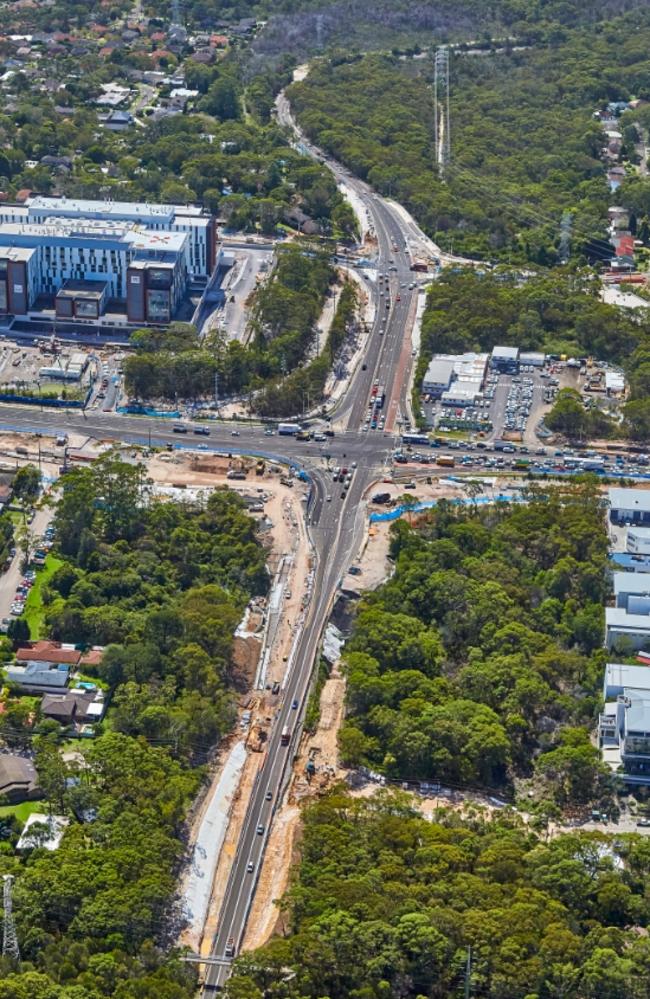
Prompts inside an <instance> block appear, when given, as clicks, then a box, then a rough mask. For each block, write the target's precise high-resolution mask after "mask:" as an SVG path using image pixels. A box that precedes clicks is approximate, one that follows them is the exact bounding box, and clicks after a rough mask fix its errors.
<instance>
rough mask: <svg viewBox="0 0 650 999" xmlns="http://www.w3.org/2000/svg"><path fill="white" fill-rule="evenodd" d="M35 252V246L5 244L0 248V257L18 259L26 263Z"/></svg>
mask: <svg viewBox="0 0 650 999" xmlns="http://www.w3.org/2000/svg"><path fill="white" fill-rule="evenodd" d="M35 253H36V247H35V246H7V247H2V249H1V250H0V257H2V259H3V260H13V261H20V262H22V263H27V261H29V260H31V258H32V257H33V256H34V254H35Z"/></svg>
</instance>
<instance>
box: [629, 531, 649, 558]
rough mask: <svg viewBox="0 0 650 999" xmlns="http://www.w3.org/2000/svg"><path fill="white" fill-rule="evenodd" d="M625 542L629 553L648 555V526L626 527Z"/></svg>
mask: <svg viewBox="0 0 650 999" xmlns="http://www.w3.org/2000/svg"><path fill="white" fill-rule="evenodd" d="M625 544H626V548H627V550H628V552H629V553H630V554H631V555H650V527H628V529H627V537H626V540H625Z"/></svg>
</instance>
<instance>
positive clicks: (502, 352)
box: [490, 347, 519, 375]
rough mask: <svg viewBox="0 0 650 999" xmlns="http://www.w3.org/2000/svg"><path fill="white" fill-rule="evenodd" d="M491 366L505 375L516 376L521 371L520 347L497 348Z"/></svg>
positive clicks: (493, 353)
mask: <svg viewBox="0 0 650 999" xmlns="http://www.w3.org/2000/svg"><path fill="white" fill-rule="evenodd" d="M490 366H491V367H492V368H493V369H494V370H495V371H499V372H501V374H504V375H516V374H517V372H518V371H519V348H518V347H495V348H494V350H493V351H492V360H491V361H490Z"/></svg>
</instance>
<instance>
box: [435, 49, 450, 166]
mask: <svg viewBox="0 0 650 999" xmlns="http://www.w3.org/2000/svg"><path fill="white" fill-rule="evenodd" d="M433 68H434V76H433V101H434V109H435V110H434V114H435V120H434V125H435V133H436V166H437V167H438V171H439V173H440V175H441V176H442V175H443V174H444V172H445V167H446V166H448V165H449V163H450V162H451V130H450V115H449V49H448V48H447V46H446V45H442V46H441V47H440V48H438V49H436V54H435V57H434V62H433Z"/></svg>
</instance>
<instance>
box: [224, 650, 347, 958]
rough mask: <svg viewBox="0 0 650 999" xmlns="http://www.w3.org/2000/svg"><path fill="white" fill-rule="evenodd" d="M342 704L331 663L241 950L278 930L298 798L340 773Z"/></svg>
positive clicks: (340, 680)
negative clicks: (311, 768) (317, 718)
mask: <svg viewBox="0 0 650 999" xmlns="http://www.w3.org/2000/svg"><path fill="white" fill-rule="evenodd" d="M344 705H345V679H344V677H343V675H342V673H341V671H340V668H339V665H338V664H335V665H334V666H333V668H332V673H331V676H330V677H329V679H328V680H327V681H326V683H325V685H324V687H323V690H322V693H321V698H320V721H319V724H318V727H317V729H316V731H315V732H314V733H313V734H310V733H305V734H304V735H303V738H302V740H301V743H300V749H299V752H298V756H297V757H296V761H295V763H294V768H293V777H292V780H291V784H290V786H289V791H288V794H287V796H286V803H285V804H284V805H283V806H282V807H281V808H280V809H279V810H278V812H277V813H276V817H275V821H274V823H273V826H272V829H271V834H270V836H269V841H268V844H267V848H266V853H265V856H264V863H263V865H262V870H261V872H260V878H259V881H258V885H257V892H256V895H255V901H254V902H253V908H252V910H251V918H250V919H249V921H248V928H247V931H246V935H245V937H244V945H243V949H244V950H254V949H255V948H256V947H261V946H262V944H264V943H266V941H267V940H268V939H269V937H271V936H272V935H273V934H274V933H279V932H282V918H283V917H282V913H281V911H280V908H279V906H278V902H279V900H280V899H281V898H282V895H283V894H284V892H285V891H286V889H287V886H288V884H289V879H290V875H291V869H292V867H293V865H294V864H295V863H296V862H297V860H298V859H299V858H298V843H299V839H300V816H301V809H300V804H302V803H303V802H305V801H307V800H309V799H310V798H314V797H316V796H317V795H318V794H320V793H322V791H324V790H326V789H327V787H329V786H330V785H331V784H332V782H333V781H335V780H338V779H339V778H341V777H342V776H344V771H343V770H342V769H341V767H340V764H339V759H338V745H337V736H338V730H339V728H340V725H341V722H342V720H343V712H344ZM309 760H313V763H314V766H315V768H316V772H315V774H314V776H313V777H311V779H308V776H307V772H306V769H305V768H306V766H307V763H308V761H309Z"/></svg>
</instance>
